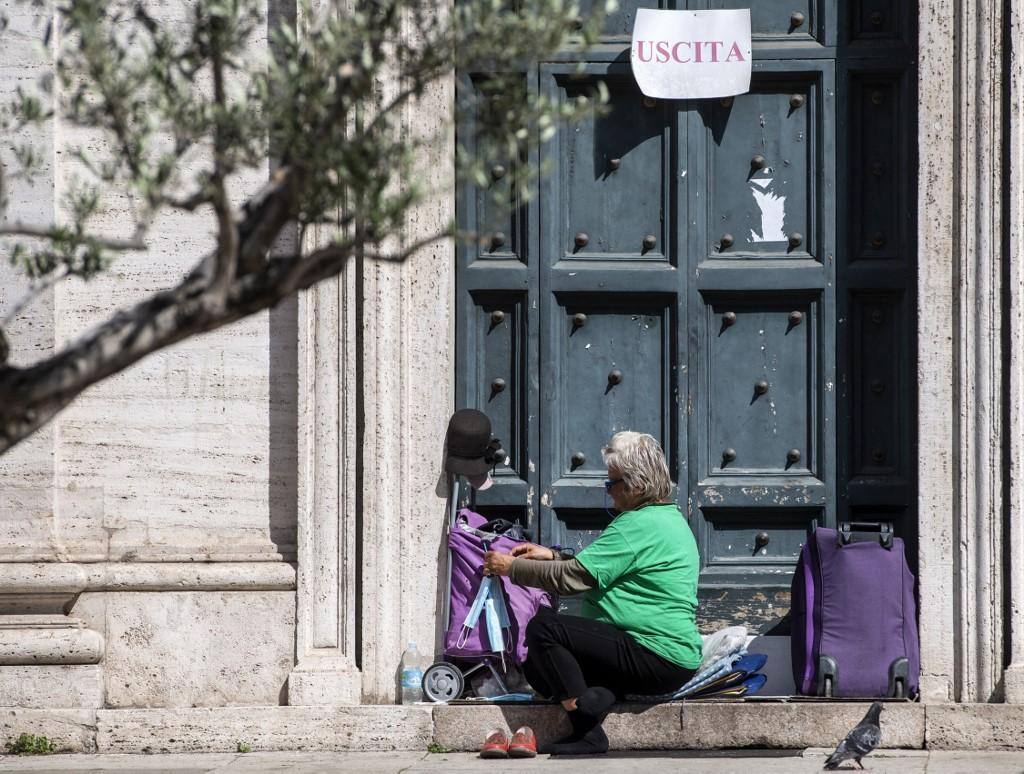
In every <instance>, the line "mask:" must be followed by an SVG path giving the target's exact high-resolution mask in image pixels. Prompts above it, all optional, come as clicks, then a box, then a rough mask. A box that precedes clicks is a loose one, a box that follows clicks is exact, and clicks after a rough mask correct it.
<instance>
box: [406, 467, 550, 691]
mask: <svg viewBox="0 0 1024 774" xmlns="http://www.w3.org/2000/svg"><path fill="white" fill-rule="evenodd" d="M458 501H459V480H458V478H456V480H455V483H454V485H453V487H452V495H451V505H450V509H449V512H448V569H447V593H446V594H445V595H444V632H445V634H444V660H442V661H438V662H436V663H434V664H432V665H431V666H430V667H429V668H428V669H427V670H426V671H425V672H424V673H423V695H424V696H425V697H426V698H428V699H430V700H431V701H436V702H442V701H453V700H455V699H458V698H460V697H461V696H462V694H463V693H464V692H465V689H466V683H467V679H466V678H468V677H469V676H470V675H472V674H474V673H475V672H477V671H479V670H481V669H487V670H488V671H489V672H490V673H491V675H492V676H493V677H494V679H495V681H496V682H497V684H498V687H499V689H500V690H501V691H502V693H507V692H508V688H507V685H506V682H505V674H506V669H507V667H508V666H510V665H512V664H521V663H522V662H523V661H524V660H525V659H526V641H525V640H526V624H528V623H529V622H530V619H531V618H533V616H534V615H535V614H536V613H537V610H538V609H539V608H540V607H541V606H542V605H543V606H547V607H550V606H551V598H550V597H549V595H548V594H547V593H546V592H544V591H541V590H540V589H532V588H525V587H522V586H517V585H515V584H514V583H512V582H511V581H510V580H509V579H508V578H500V577H497V576H494V577H485V576H484V574H483V571H482V565H483V559H484V553H485V552H486V551H488V550H490V549H492V548H493V549H494V550H497V551H503V552H508V551H510V550H511V549H512V548H513V547H514V546H515V545H516V544H517V543H522V542H525V541H524V539H523V535H522V530H521V529H520V527H519V526H518V525H515V524H512V523H510V522H508V521H504V520H502V519H493V520H490V521H488V520H487V519H486V518H484V517H483V516H481V515H480V514H478V513H474V512H473V511H471V510H469V509H468V508H461V509H460V508H459V507H458Z"/></svg>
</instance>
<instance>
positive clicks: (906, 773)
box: [0, 749, 1024, 774]
mask: <svg viewBox="0 0 1024 774" xmlns="http://www.w3.org/2000/svg"><path fill="white" fill-rule="evenodd" d="M826 753H827V751H826V750H822V749H808V750H736V751H694V752H664V751H656V752H649V753H645V752H621V753H610V754H608V755H602V756H595V757H580V758H551V757H549V756H546V755H541V756H538V757H537V758H535V759H533V760H507V761H484V760H481V759H480V758H478V757H477V756H476V755H475V754H472V753H440V754H428V753H425V752H423V753H420V752H393V753H374V752H366V753H338V752H257V753H244V754H237V753H188V754H170V755H85V754H78V755H48V756H36V757H21V758H19V757H14V756H0V772H7V771H12V772H20V771H24V772H35V774H41V772H51V773H52V774H56V773H57V772H61V773H63V772H76V773H81V772H145V773H146V774H151V773H152V772H165V771H166V772H175V773H176V774H184V773H185V772H191V773H194V774H206V773H207V772H269V771H276V772H288V774H313V772H337V771H344V772H359V773H360V774H362V773H363V772H366V773H367V774H415V773H417V772H447V771H457V772H479V773H480V774H494V773H495V772H523V771H545V772H555V771H558V772H563V773H571V774H583V773H584V772H585V773H586V774H613V772H614V773H615V774H618V773H619V772H622V773H623V774H633V773H635V774H640V773H641V772H644V773H646V772H650V771H671V772H681V773H682V774H688V773H691V772H692V773H693V774H696V773H697V772H715V773H716V774H760V773H761V772H766V773H767V774H776V773H778V774H782V773H783V772H815V771H820V770H821V765H822V762H823V760H824V757H825V755H826ZM865 764H866V769H867V770H868V771H871V772H880V773H888V772H891V773H893V774H895V773H896V772H898V773H899V774H925V773H927V774H1024V752H977V751H974V752H955V751H924V750H905V751H904V750H886V751H879V752H878V753H876V754H874V755H872V756H871V757H869V758H867V759H865ZM847 766H848V767H849V768H848V769H847V770H853V769H852V767H851V766H850V764H847Z"/></svg>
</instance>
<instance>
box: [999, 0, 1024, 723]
mask: <svg viewBox="0 0 1024 774" xmlns="http://www.w3.org/2000/svg"><path fill="white" fill-rule="evenodd" d="M1008 10H1009V13H1010V14H1011V16H1010V19H1009V30H1010V32H1009V36H1008V37H1009V38H1010V40H1014V41H1018V45H1015V46H1011V48H1010V51H1009V52H1008V56H1007V59H1008V62H1007V64H1008V67H1007V68H1006V83H1007V84H1008V88H1009V95H1008V96H1009V108H1010V109H1009V111H1008V112H1009V126H1007V127H1006V140H1005V141H1006V143H1007V144H1008V151H1009V153H1008V154H1007V156H1008V158H1009V163H1010V169H1009V170H1008V174H1007V175H1006V179H1007V183H1008V185H1007V188H1006V194H1005V195H1006V196H1007V197H1008V202H1009V206H1008V207H1007V208H1006V212H1007V216H1008V217H1007V223H1006V224H1005V225H1006V228H1007V229H1008V239H1007V244H1008V248H1009V250H1008V253H1009V254H1008V255H1007V263H1008V266H1007V269H1008V271H1007V282H1008V284H1009V287H1008V289H1007V292H1008V295H1009V304H1008V307H1009V315H1010V319H1009V321H1008V325H1007V326H1006V329H1007V331H1008V333H1009V337H1010V342H1009V350H1010V357H1009V362H1008V363H1007V369H1008V370H1009V379H1008V380H1007V381H1008V387H1009V391H1010V394H1009V396H1008V398H1007V406H1008V408H1009V417H1008V420H1009V422H1008V425H1009V426H1008V428H1007V435H1008V438H1007V443H1008V444H1009V448H1008V450H1007V451H1008V455H1007V456H1008V458H1009V471H1008V474H1009V477H1010V482H1009V483H1010V486H1009V498H1010V502H1009V509H1008V511H1007V513H1008V516H1009V520H1010V523H1009V530H1008V532H1009V535H1008V538H1009V540H1010V547H1009V551H1007V554H1008V555H1009V558H1010V566H1009V568H1008V570H1009V573H1008V574H1009V580H1010V584H1009V586H1010V587H1009V604H1008V605H1007V606H1006V608H1005V609H1006V612H1007V614H1008V615H1009V616H1010V627H1009V628H1010V665H1009V667H1007V669H1006V671H1005V673H1004V676H1003V692H1004V695H1005V699H1006V701H1007V702H1013V703H1014V704H1024V50H1022V47H1021V46H1020V45H1019V42H1020V41H1021V40H1024V2H1020V0H1017V1H1016V2H1013V3H1009V4H1008Z"/></svg>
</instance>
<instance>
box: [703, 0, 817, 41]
mask: <svg viewBox="0 0 1024 774" xmlns="http://www.w3.org/2000/svg"><path fill="white" fill-rule="evenodd" d="M825 5H826V4H825V3H822V2H821V1H820V0H757V2H750V0H710V3H709V4H708V7H709V8H749V9H750V32H751V35H752V36H753V39H754V41H755V42H778V41H786V42H787V43H803V44H805V45H806V44H812V43H816V42H817V43H822V44H825V45H830V44H831V43H830V40H829V30H830V28H834V23H833V24H832V25H826V18H825V17H826V13H825V9H824V7H823V6H825Z"/></svg>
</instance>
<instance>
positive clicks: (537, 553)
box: [512, 543, 558, 561]
mask: <svg viewBox="0 0 1024 774" xmlns="http://www.w3.org/2000/svg"><path fill="white" fill-rule="evenodd" d="M512 556H514V557H516V558H518V559H540V560H543V561H550V560H552V559H557V558H558V557H557V556H555V552H554V551H552V550H551V549H550V548H545V547H544V546H538V545H534V544H533V543H520V544H519V545H517V546H516V547H515V548H513V549H512Z"/></svg>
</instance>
